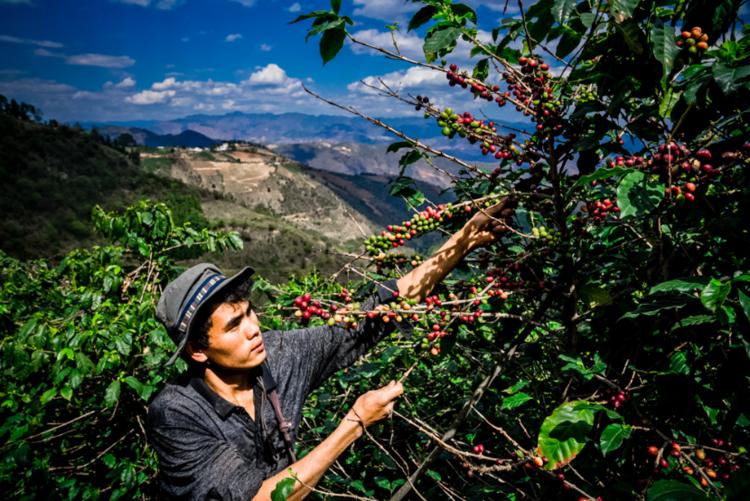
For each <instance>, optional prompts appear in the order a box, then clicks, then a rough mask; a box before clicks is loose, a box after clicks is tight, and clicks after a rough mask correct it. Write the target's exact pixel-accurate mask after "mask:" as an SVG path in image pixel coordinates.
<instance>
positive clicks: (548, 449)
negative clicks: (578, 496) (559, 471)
mask: <svg viewBox="0 0 750 501" xmlns="http://www.w3.org/2000/svg"><path fill="white" fill-rule="evenodd" d="M595 410H596V408H595V407H593V406H592V405H591V404H590V403H589V402H586V401H582V400H577V401H573V402H566V403H564V404H562V405H560V406H559V407H558V408H557V409H555V410H554V411H553V412H552V414H550V415H549V416H547V418H546V419H545V420H544V422H543V423H542V427H541V429H540V430H539V439H538V447H539V450H540V451H541V453H542V455H544V456H545V457H546V458H547V459H549V463H547V469H550V470H554V469H555V468H558V467H561V466H564V465H566V464H568V463H569V462H570V461H571V460H572V459H573V458H575V457H576V456H577V455H578V453H579V452H581V451H582V450H583V448H584V447H585V446H586V443H587V442H588V434H589V432H591V428H592V426H593V424H594V414H595Z"/></svg>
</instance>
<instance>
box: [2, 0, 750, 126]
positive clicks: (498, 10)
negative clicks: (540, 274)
mask: <svg viewBox="0 0 750 501" xmlns="http://www.w3.org/2000/svg"><path fill="white" fill-rule="evenodd" d="M464 1H465V3H468V4H470V5H472V6H473V7H474V8H475V9H476V10H477V14H478V17H479V20H480V25H479V29H480V32H479V38H480V39H482V40H484V41H489V40H490V31H491V29H492V28H493V27H495V26H497V24H498V22H499V20H500V19H501V18H502V16H503V15H504V14H503V12H502V10H503V7H504V5H505V3H506V2H505V1H503V0H495V1H482V0H464ZM328 2H329V0H299V1H293V0H0V94H3V95H5V96H8V97H12V98H15V99H18V100H21V101H25V102H28V103H31V104H33V105H35V106H37V107H38V108H41V110H42V111H43V112H44V116H45V117H46V118H55V119H58V120H62V121H69V122H70V121H118V120H140V119H170V118H177V117H183V116H187V115H191V114H197V113H205V114H224V113H228V112H232V111H242V112H267V113H281V112H288V111H302V112H305V113H311V114H337V113H342V112H340V111H337V110H336V109H334V108H332V107H330V106H329V105H327V104H325V103H322V102H320V101H318V100H316V99H314V98H312V97H311V96H309V95H308V94H307V93H305V92H304V90H303V89H302V85H303V84H304V85H307V86H308V87H310V88H312V89H314V90H315V91H316V92H318V93H320V94H322V95H325V96H326V97H329V98H332V99H334V100H336V101H337V102H341V103H344V104H348V105H355V106H357V107H358V108H359V109H361V110H363V111H365V112H367V113H369V114H372V115H376V116H381V117H382V116H403V115H414V111H413V109H411V108H409V107H408V106H404V105H400V104H399V103H397V102H395V101H394V100H392V99H387V98H383V97H381V96H378V95H376V94H375V93H374V92H373V91H371V90H370V89H368V88H367V87H365V86H364V85H362V84H361V83H360V81H361V80H364V81H366V82H371V83H376V82H377V81H378V80H377V79H378V78H380V79H383V81H385V82H386V83H388V84H389V85H391V86H393V87H394V88H397V89H399V90H400V91H402V92H405V93H410V94H412V95H416V94H418V93H421V94H427V95H429V96H430V97H431V98H434V99H433V101H439V102H441V103H446V104H450V105H452V106H454V107H455V108H456V109H470V110H472V112H475V113H481V112H482V111H483V110H482V109H478V108H477V106H478V104H479V103H477V102H473V103H472V101H471V99H470V96H469V95H468V93H465V92H464V93H460V92H458V93H457V92H455V91H453V92H451V90H450V89H449V88H448V86H447V85H446V80H445V78H444V75H443V74H440V73H437V72H432V71H429V70H425V69H423V68H418V67H412V66H409V65H407V64H405V63H403V62H399V61H392V60H386V59H384V58H383V57H381V56H378V55H375V54H373V53H372V52H370V51H369V50H367V49H363V48H362V47H361V46H357V45H347V46H345V47H344V49H343V50H342V52H341V54H340V55H339V57H337V58H336V59H334V60H333V61H332V62H330V63H328V64H327V65H326V66H323V64H322V62H321V59H320V56H319V54H318V43H317V42H318V39H317V38H315V39H311V40H310V41H309V42H307V43H305V33H306V30H307V28H308V26H309V22H308V23H304V22H303V23H299V24H289V21H291V20H292V19H294V18H295V17H297V16H298V15H299V14H301V13H305V12H309V11H311V10H315V9H328V8H329V3H328ZM525 3H526V5H529V4H531V3H533V0H527V1H526V2H525ZM509 4H510V5H517V3H516V2H513V1H511V2H509ZM419 7H420V5H419V4H414V3H411V2H407V1H405V0H343V2H342V13H343V14H348V15H350V16H351V17H352V18H354V20H355V21H356V23H357V24H356V26H354V27H352V28H350V32H352V33H353V34H354V36H355V37H357V38H359V39H361V40H363V41H366V42H370V43H374V44H376V45H381V46H389V45H391V35H390V33H389V32H388V30H387V29H386V28H385V26H386V25H388V24H391V23H392V22H394V21H396V22H399V23H400V25H401V26H402V28H401V30H400V31H399V32H397V33H396V39H397V42H398V45H399V47H400V49H401V51H402V53H403V54H405V55H407V56H410V57H413V58H415V59H419V60H421V59H422V57H423V55H422V50H421V47H422V40H421V38H420V35H421V33H413V32H412V33H408V32H406V29H405V27H406V25H407V22H408V19H409V18H410V17H411V14H413V13H414V12H415V11H416V10H417V9H418V8H419ZM511 9H512V10H511V11H510V12H509V13H508V14H516V13H517V11H516V10H513V9H514V8H511ZM747 13H748V4H747V3H745V5H744V6H743V17H744V16H746V15H747ZM391 47H392V45H391ZM449 62H455V63H457V64H459V66H461V67H468V66H469V65H470V64H471V62H470V57H469V53H468V46H467V45H466V44H465V43H461V44H459V46H458V47H457V49H456V51H455V52H454V54H452V55H451V57H450V58H449ZM486 111H487V112H488V114H489V115H490V116H493V117H494V118H500V119H508V120H513V119H517V118H518V117H515V116H514V115H513V114H512V112H511V111H509V109H508V107H506V108H504V109H503V110H502V111H500V110H499V109H498V108H497V107H494V106H491V105H489V109H487V110H486Z"/></svg>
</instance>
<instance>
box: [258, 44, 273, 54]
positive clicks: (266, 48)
mask: <svg viewBox="0 0 750 501" xmlns="http://www.w3.org/2000/svg"><path fill="white" fill-rule="evenodd" d="M271 49H273V47H272V46H270V45H268V44H267V43H262V44H260V50H261V51H263V52H271Z"/></svg>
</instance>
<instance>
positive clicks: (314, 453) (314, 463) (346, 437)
mask: <svg viewBox="0 0 750 501" xmlns="http://www.w3.org/2000/svg"><path fill="white" fill-rule="evenodd" d="M403 392H404V389H403V387H402V386H401V383H396V382H395V381H391V382H390V383H389V384H388V385H387V386H384V387H382V388H380V389H377V390H372V391H368V392H367V393H365V394H364V395H362V396H360V397H359V398H358V399H357V401H356V402H355V403H354V406H353V407H352V409H351V410H350V411H349V412H348V413H347V414H346V416H345V417H344V419H343V421H341V423H340V424H339V426H338V427H337V428H336V429H335V430H334V432H333V433H331V434H330V435H329V436H328V437H327V438H326V439H325V440H323V441H322V442H321V443H320V444H319V445H318V446H317V447H315V448H314V449H313V450H311V451H310V452H309V453H308V454H307V455H306V456H305V457H303V458H302V459H300V460H299V461H297V462H296V463H294V464H292V465H291V466H289V468H291V469H292V471H293V472H294V477H295V478H296V479H297V481H296V482H295V484H294V491H293V492H292V494H291V495H290V496H289V497H288V498H287V499H289V500H292V501H296V500H298V499H303V498H304V497H305V496H307V495H308V494H309V493H310V491H311V487H314V486H315V485H316V484H317V483H318V481H319V480H320V478H321V477H322V476H323V474H324V473H325V472H326V470H328V468H329V467H330V466H331V465H332V464H333V462H334V461H336V458H338V457H339V456H340V455H341V453H342V452H344V451H345V450H346V448H347V447H349V446H350V445H351V444H352V443H353V442H354V441H355V440H357V439H358V438H359V437H361V436H362V433H363V432H364V429H365V428H366V427H367V426H369V425H371V424H373V423H375V422H377V421H379V420H381V419H383V418H384V417H386V416H388V415H390V414H391V412H392V411H393V404H394V400H395V399H396V398H398V397H399V396H400V395H401V394H402V393H403ZM289 476H290V474H289V472H288V471H287V469H284V470H283V471H280V472H279V473H277V474H276V475H274V476H273V477H271V478H268V479H266V480H265V481H264V482H263V484H262V485H261V487H260V490H259V491H258V493H257V494H256V495H255V496H254V497H253V501H265V500H268V499H271V492H273V490H274V489H275V488H276V485H277V484H278V483H279V482H280V481H282V480H284V479H285V478H288V477H289Z"/></svg>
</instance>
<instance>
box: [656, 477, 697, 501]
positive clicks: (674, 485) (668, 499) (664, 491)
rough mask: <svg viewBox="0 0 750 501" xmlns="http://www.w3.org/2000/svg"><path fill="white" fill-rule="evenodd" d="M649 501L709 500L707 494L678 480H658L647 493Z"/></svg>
mask: <svg viewBox="0 0 750 501" xmlns="http://www.w3.org/2000/svg"><path fill="white" fill-rule="evenodd" d="M646 499H647V500H648V501H692V500H696V499H701V500H705V499H708V498H707V496H706V494H705V493H704V492H703V491H701V490H700V489H697V488H696V487H693V486H692V485H690V484H685V483H683V482H679V481H677V480H658V481H657V482H655V483H654V485H652V486H651V488H650V489H649V490H648V492H646Z"/></svg>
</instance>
